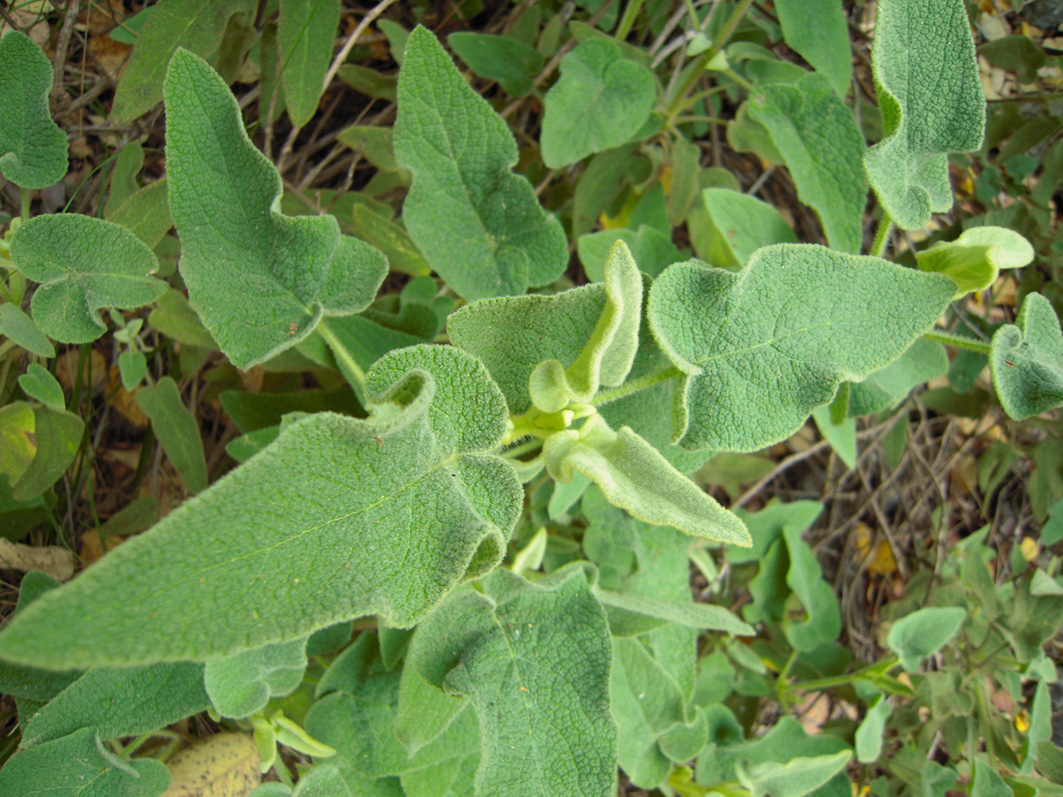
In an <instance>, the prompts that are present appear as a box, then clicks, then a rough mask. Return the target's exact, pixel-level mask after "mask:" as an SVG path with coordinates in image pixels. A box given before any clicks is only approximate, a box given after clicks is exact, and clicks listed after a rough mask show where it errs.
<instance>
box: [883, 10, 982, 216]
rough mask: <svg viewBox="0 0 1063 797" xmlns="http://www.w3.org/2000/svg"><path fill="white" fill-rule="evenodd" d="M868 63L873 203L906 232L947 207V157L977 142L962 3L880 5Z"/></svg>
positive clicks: (978, 98) (978, 95)
mask: <svg viewBox="0 0 1063 797" xmlns="http://www.w3.org/2000/svg"><path fill="white" fill-rule="evenodd" d="M877 13H878V16H877V18H876V21H875V46H874V48H873V50H872V52H871V65H872V68H873V71H874V75H875V89H876V91H877V93H878V102H879V107H880V109H881V110H882V122H883V127H884V133H885V135H884V137H883V139H882V141H880V142H879V143H878V144H876V145H875V146H873V147H871V148H870V149H869V150H868V151H867V153H866V154H865V155H864V166H865V168H866V169H867V176H868V177H869V178H870V180H871V186H872V187H873V188H874V189H875V193H876V194H877V195H878V201H879V203H880V204H881V205H882V207H883V208H884V209H885V210H886V212H887V213H889V215H890V217H891V218H892V219H893V221H895V222H896V223H897V226H898V227H901V228H902V229H905V230H917V229H921V228H923V227H925V226H926V225H927V224H928V223H929V222H930V214H931V212H934V213H942V212H944V211H946V210H948V209H949V208H951V207H952V188H951V187H950V186H949V171H948V169H949V167H948V153H950V152H971V151H973V150H976V149H978V148H979V147H980V146H981V145H982V134H983V131H984V129H985V93H984V92H983V91H982V84H981V82H980V81H979V79H978V65H977V63H976V62H975V58H974V44H973V42H972V41H971V30H970V27H969V23H968V21H967V11H966V9H965V8H964V4H963V0H940V2H934V3H927V2H923V1H922V0H884V2H881V3H880V4H879V5H878V12H877Z"/></svg>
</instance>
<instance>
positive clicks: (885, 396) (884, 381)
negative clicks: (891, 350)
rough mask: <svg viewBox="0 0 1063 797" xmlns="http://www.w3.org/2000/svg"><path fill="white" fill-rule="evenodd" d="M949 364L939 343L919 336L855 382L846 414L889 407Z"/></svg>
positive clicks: (946, 355)
mask: <svg viewBox="0 0 1063 797" xmlns="http://www.w3.org/2000/svg"><path fill="white" fill-rule="evenodd" d="M948 367H949V357H948V354H946V353H945V347H944V346H942V345H941V344H940V343H935V342H934V341H931V340H926V339H924V338H920V339H919V340H917V341H916V342H915V343H913V344H912V345H911V346H910V347H909V348H908V350H907V351H906V352H905V353H904V354H902V355H901V356H900V358H899V359H897V360H894V361H893V362H892V363H890V364H889V365H887V366H886V367H885V368H883V369H881V370H879V371H875V372H874V373H873V374H871V375H870V376H868V377H867V379H865V380H864V381H863V382H854V383H853V384H852V386H851V387H850V392H849V417H850V418H856V417H859V416H861V415H871V414H872V413H875V412H881V411H882V410H888V409H892V408H893V407H896V406H897V405H898V404H900V403H901V402H902V401H904V400H905V399H906V398H907V397H908V394H909V393H910V392H911V390H912V388H913V387H915V386H916V385H921V384H923V383H924V382H929V381H930V380H931V379H937V378H938V377H939V376H942V375H943V374H944V373H945V372H946V371H947V370H948Z"/></svg>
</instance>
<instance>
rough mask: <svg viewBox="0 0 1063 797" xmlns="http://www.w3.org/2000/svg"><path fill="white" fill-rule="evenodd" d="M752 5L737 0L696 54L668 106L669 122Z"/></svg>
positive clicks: (747, 0) (747, 1)
mask: <svg viewBox="0 0 1063 797" xmlns="http://www.w3.org/2000/svg"><path fill="white" fill-rule="evenodd" d="M751 5H753V0H739V3H738V5H737V6H735V8H734V11H732V12H731V16H729V17H728V18H727V21H726V22H724V23H723V27H722V28H720V34H719V35H718V36H717V37H716V40H715V41H714V42H713V43H712V46H711V47H709V49H707V50H706V51H705V52H703V53H702V54H701V55H699V56H698V60H697V61H696V62H695V63H697V67H696V68H695V69H694V70H693V71H692V72H691V73H690V75H689V76H688V77H687V79H686V80H685V81H684V82H683V85H682V86H680V87H679V91H678V93H677V94H676V99H675V100H674V101H673V102H672V105H671V106H670V107H669V108H668V115H667V119H668V120H669V124H670V123H671V120H672V119H674V117H675V116H677V115H678V113H679V109H680V108H682V107H683V105H684V103H685V101H686V96H687V94H689V93H690V92H691V90H692V89H693V88H694V86H696V85H697V84H698V81H699V80H701V75H702V73H703V72H704V71H705V67H706V66H708V65H709V62H710V61H711V60H712V59H713V58H715V57H716V54H717V53H718V52H720V50H722V49H723V48H724V47H725V46H726V44H727V41H728V39H730V38H731V35H732V34H733V33H734V32H735V29H736V28H737V27H738V24H739V23H740V22H741V21H742V17H744V16H745V15H746V11H748V10H749V7H750V6H751Z"/></svg>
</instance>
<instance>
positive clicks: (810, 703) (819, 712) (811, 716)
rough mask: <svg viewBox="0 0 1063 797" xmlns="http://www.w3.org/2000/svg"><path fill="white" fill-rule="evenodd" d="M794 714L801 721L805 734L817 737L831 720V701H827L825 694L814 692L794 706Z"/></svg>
mask: <svg viewBox="0 0 1063 797" xmlns="http://www.w3.org/2000/svg"><path fill="white" fill-rule="evenodd" d="M794 713H795V714H797V716H798V718H799V719H800V722H801V727H802V728H804V729H805V733H807V734H808V735H809V736H815V735H816V734H818V733H819V732H820V728H822V727H823V724H824V723H825V722H826V721H827V720H829V719H830V701H829V700H827V699H825V695H824V693H823V692H814V693H812V694H810V695H808V697H806V698H805V699H804V700H802V701H801V702H800V703H798V704H797V705H796V706H794Z"/></svg>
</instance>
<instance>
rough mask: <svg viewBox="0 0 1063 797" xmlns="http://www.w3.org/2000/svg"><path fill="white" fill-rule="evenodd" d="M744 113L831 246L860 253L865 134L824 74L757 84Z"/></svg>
mask: <svg viewBox="0 0 1063 797" xmlns="http://www.w3.org/2000/svg"><path fill="white" fill-rule="evenodd" d="M748 113H749V117H750V118H751V119H753V120H754V121H756V122H758V123H759V124H761V125H763V126H764V128H765V129H766V130H767V131H768V134H769V135H770V136H771V140H772V142H773V143H774V145H775V147H776V148H777V149H778V150H779V152H780V154H781V155H782V157H783V160H784V161H785V162H786V168H788V169H789V170H790V175H791V176H792V177H793V179H794V184H795V185H796V186H797V195H798V197H799V198H800V199H801V201H802V202H804V203H805V204H806V205H809V206H810V207H811V208H812V209H813V210H815V211H816V215H817V216H819V220H820V222H821V223H822V224H823V231H824V232H825V233H826V235H827V241H829V242H830V245H831V246H832V247H834V248H835V249H839V250H841V251H843V252H850V253H853V254H855V253H857V252H859V251H860V246H861V244H862V243H863V237H864V235H863V214H864V206H865V205H866V204H867V180H866V179H865V176H864V172H863V169H862V168H861V165H860V159H861V158H862V157H863V155H864V136H863V134H862V133H861V132H860V128H859V127H857V125H856V119H855V118H853V114H852V111H850V110H849V108H848V107H846V105H845V104H844V103H843V102H842V101H841V100H840V99H839V98H838V95H836V94H835V93H834V92H833V91H832V90H831V87H830V83H829V81H828V80H827V78H825V77H824V76H823V75H817V74H811V75H805V76H804V77H802V78H801V79H800V80H799V81H797V83H795V84H793V85H787V84H784V83H768V84H764V85H761V86H759V87H758V88H757V91H756V93H755V94H753V95H752V96H751V97H750V98H749V101H748Z"/></svg>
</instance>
